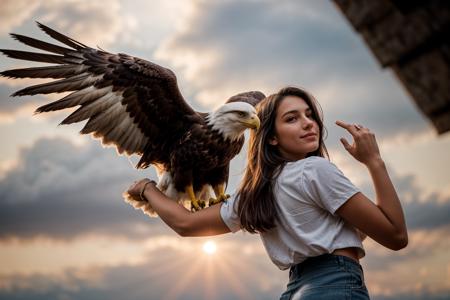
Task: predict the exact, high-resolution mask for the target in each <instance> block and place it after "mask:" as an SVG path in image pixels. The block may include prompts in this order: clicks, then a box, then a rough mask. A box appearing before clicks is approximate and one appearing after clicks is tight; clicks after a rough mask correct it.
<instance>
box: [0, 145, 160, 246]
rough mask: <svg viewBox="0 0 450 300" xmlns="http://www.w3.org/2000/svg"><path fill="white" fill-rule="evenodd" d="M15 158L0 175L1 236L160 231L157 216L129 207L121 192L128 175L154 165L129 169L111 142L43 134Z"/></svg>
mask: <svg viewBox="0 0 450 300" xmlns="http://www.w3.org/2000/svg"><path fill="white" fill-rule="evenodd" d="M19 158H20V160H19V161H18V162H17V167H16V168H15V169H11V170H9V171H8V172H7V173H6V174H4V177H3V178H2V179H1V181H0V237H3V238H5V237H8V236H23V237H32V236H35V235H47V236H53V237H58V238H60V239H70V238H73V237H75V236H77V235H82V234H87V233H93V232H103V233H105V232H107V233H109V234H112V235H130V236H142V235H145V234H150V233H152V234H154V233H155V232H158V231H159V232H161V230H162V226H160V225H161V223H160V220H152V219H150V220H149V219H148V218H146V217H145V216H144V215H143V214H142V213H140V211H134V209H133V208H132V207H131V206H129V205H128V204H126V203H125V202H124V201H123V199H122V196H121V194H122V192H123V191H124V190H125V189H126V188H127V187H128V186H129V185H130V184H131V183H132V181H133V180H135V179H138V178H142V177H145V176H154V173H153V171H152V170H145V171H144V172H142V171H141V172H139V171H136V170H134V169H133V167H132V166H131V165H130V162H128V161H127V159H126V157H124V156H122V157H119V156H118V155H117V154H116V153H115V150H114V149H113V148H107V149H102V147H100V146H99V142H97V141H95V142H92V143H91V144H89V145H85V146H75V145H73V144H71V143H70V142H69V141H67V140H64V139H60V138H54V139H47V138H42V139H39V140H38V141H37V142H36V143H35V144H34V145H33V146H32V147H30V148H25V149H22V150H21V152H20V155H19ZM158 226H159V227H158ZM142 228H143V229H142ZM164 229H165V230H167V229H166V228H164Z"/></svg>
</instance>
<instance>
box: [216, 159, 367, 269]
mask: <svg viewBox="0 0 450 300" xmlns="http://www.w3.org/2000/svg"><path fill="white" fill-rule="evenodd" d="M357 192H360V190H359V189H358V188H357V187H355V186H354V185H353V184H352V183H351V182H350V180H349V179H348V178H347V177H345V175H344V174H343V173H342V172H341V170H339V169H338V168H337V167H336V165H334V164H333V163H331V162H330V161H328V160H327V159H325V158H323V157H319V156H310V157H307V158H305V159H301V160H298V161H294V162H288V163H287V164H286V165H285V166H284V168H283V170H282V171H281V173H280V175H279V176H278V178H277V180H276V183H275V187H274V194H275V199H276V205H277V209H278V215H279V217H280V221H279V222H277V223H276V227H275V228H273V229H271V230H269V231H267V232H264V233H261V234H260V236H261V239H262V241H263V244H264V247H265V248H266V251H267V253H268V254H269V256H270V259H271V260H272V261H273V263H274V264H275V265H277V266H278V267H279V268H280V269H281V270H285V269H287V268H289V267H291V266H292V265H295V264H297V263H300V262H302V261H304V260H305V259H306V258H308V257H312V256H318V255H321V254H325V253H332V252H333V251H334V250H336V249H340V248H347V247H356V248H357V250H358V257H359V258H362V257H364V256H365V250H364V247H363V245H362V241H361V239H360V237H359V235H358V233H357V232H356V229H355V228H354V227H353V226H351V225H349V224H347V223H346V222H344V220H343V219H342V218H341V217H339V216H338V215H336V214H335V211H336V210H337V209H338V208H339V207H340V206H341V205H342V204H344V203H345V202H346V201H347V200H348V199H349V198H350V197H351V196H353V195H354V194H356V193H357ZM234 202H235V197H234V196H233V197H231V198H230V199H229V200H228V201H227V202H225V203H223V204H222V207H221V209H220V215H221V217H222V219H223V221H224V222H225V224H226V225H227V226H228V227H229V228H230V230H231V231H232V232H233V233H234V232H236V231H238V230H239V229H240V223H239V217H238V216H237V214H236V211H235V209H237V203H236V207H235V209H233V207H234Z"/></svg>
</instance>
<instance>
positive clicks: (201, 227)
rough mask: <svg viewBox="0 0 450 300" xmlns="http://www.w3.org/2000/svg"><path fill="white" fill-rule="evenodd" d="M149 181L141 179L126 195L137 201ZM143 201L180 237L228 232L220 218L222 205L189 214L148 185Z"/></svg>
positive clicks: (151, 185)
mask: <svg viewBox="0 0 450 300" xmlns="http://www.w3.org/2000/svg"><path fill="white" fill-rule="evenodd" d="M148 181H149V179H142V180H140V181H139V182H137V183H135V184H134V185H132V186H131V187H130V188H129V189H128V191H127V192H128V194H129V195H130V196H131V197H133V198H135V199H139V195H140V193H141V191H142V189H143V188H144V185H145V183H146V182H148ZM144 196H145V199H146V200H147V201H148V202H149V203H150V205H151V206H152V208H153V209H154V210H155V211H156V212H157V213H158V215H159V216H160V217H161V219H162V220H163V221H164V222H165V223H166V224H167V225H168V226H169V227H170V228H172V229H173V230H174V231H175V232H177V233H178V234H179V235H181V236H211V235H219V234H224V233H228V232H230V229H229V228H228V226H227V225H226V224H225V223H224V222H223V220H222V217H221V216H220V208H221V206H222V203H219V204H216V205H213V206H211V207H208V208H204V209H202V210H200V211H197V212H190V211H189V210H187V209H186V208H184V207H183V206H181V205H179V204H178V203H176V202H175V201H173V200H172V199H170V198H168V197H167V196H166V195H164V194H163V193H162V192H161V191H160V190H158V188H157V187H156V186H155V185H154V184H152V183H150V184H147V185H145V190H144Z"/></svg>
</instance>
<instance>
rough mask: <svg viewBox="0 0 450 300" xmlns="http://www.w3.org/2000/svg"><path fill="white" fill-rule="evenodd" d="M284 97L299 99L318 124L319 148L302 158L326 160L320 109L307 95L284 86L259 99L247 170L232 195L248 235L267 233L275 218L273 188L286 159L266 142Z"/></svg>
mask: <svg viewBox="0 0 450 300" xmlns="http://www.w3.org/2000/svg"><path fill="white" fill-rule="evenodd" d="M286 96H297V97H299V98H301V99H303V100H304V101H305V102H306V103H307V104H308V106H309V107H310V108H311V110H312V117H313V119H314V120H315V121H316V122H317V124H318V125H319V132H320V136H319V147H318V148H317V150H315V151H313V152H310V153H308V154H307V155H306V157H309V156H321V157H325V156H326V157H327V158H329V156H328V152H327V149H326V147H325V144H324V142H323V133H324V131H325V132H326V129H325V128H324V126H323V120H322V110H321V107H320V105H319V104H318V103H317V101H316V100H315V99H314V98H313V97H312V96H311V95H310V94H309V93H308V92H306V91H305V90H303V89H300V88H297V87H285V88H283V89H281V90H280V91H279V92H278V93H276V94H273V95H270V96H268V97H266V98H265V99H264V100H262V101H261V102H260V103H259V104H258V106H257V111H258V117H259V119H260V120H261V126H260V128H259V130H258V131H256V132H252V133H250V141H249V150H248V162H247V167H246V170H245V174H244V178H243V180H242V183H241V185H240V187H239V189H238V191H237V195H236V197H237V199H238V200H239V201H236V202H238V207H237V213H238V216H239V218H240V224H241V228H242V229H243V230H245V231H248V232H250V233H261V232H265V231H268V230H270V229H272V228H273V227H275V221H276V219H278V215H277V209H276V204H275V201H276V198H275V195H274V193H273V186H274V183H275V180H276V179H277V177H278V175H279V174H280V172H281V170H282V169H283V167H284V165H285V164H286V162H287V161H288V160H287V159H286V158H284V157H282V156H281V154H280V153H279V151H278V148H277V147H276V146H272V145H270V143H269V140H270V139H271V138H273V137H274V135H275V118H276V115H277V110H278V107H279V105H280V103H281V101H282V100H283V99H284V98H285V97H286ZM318 109H320V111H319V110H318ZM236 202H235V203H236ZM234 209H235V208H234Z"/></svg>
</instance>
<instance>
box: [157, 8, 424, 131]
mask: <svg viewBox="0 0 450 300" xmlns="http://www.w3.org/2000/svg"><path fill="white" fill-rule="evenodd" d="M346 23H347V22H346V20H345V19H344V18H343V17H342V16H341V15H340V14H339V12H338V11H337V10H336V8H335V7H334V6H333V4H332V3H328V4H327V3H325V2H314V3H311V2H308V4H306V2H300V1H283V2H270V1H247V2H241V1H208V2H206V1H199V2H196V6H195V7H194V8H193V9H192V11H191V14H190V15H187V17H186V19H185V20H184V26H180V27H179V29H178V31H176V32H174V33H173V34H172V35H171V36H169V37H168V38H167V39H166V40H165V41H164V43H162V44H161V46H160V47H159V48H158V49H157V50H156V52H155V56H156V58H157V59H160V60H161V61H162V62H167V64H168V65H169V66H174V67H175V68H176V70H180V71H181V72H180V71H178V72H177V73H178V74H179V75H180V74H181V75H182V76H181V79H182V80H180V81H181V82H182V81H183V79H186V80H187V81H188V82H189V86H190V88H189V90H190V91H192V90H193V93H194V95H195V99H196V101H198V102H200V103H202V104H203V105H204V106H205V107H208V108H209V109H211V108H214V107H216V106H217V105H218V104H220V103H222V102H223V101H224V100H225V99H227V98H228V97H229V96H230V95H232V94H234V93H237V92H241V91H244V90H252V89H253V90H254V89H260V90H262V91H263V92H265V93H266V94H270V93H273V92H276V91H277V90H278V89H279V88H280V87H282V86H285V85H291V84H292V85H296V86H301V87H305V88H306V89H307V90H309V91H310V92H312V93H313V94H314V95H315V96H316V98H318V100H319V102H320V103H321V104H322V107H323V108H324V110H325V118H326V119H327V120H330V121H329V124H331V123H334V121H335V120H336V119H344V120H348V121H350V122H352V121H357V122H361V123H363V124H365V125H366V126H368V127H370V128H372V129H373V130H374V131H375V132H376V133H378V134H379V135H380V136H381V137H383V138H391V139H394V138H398V136H399V135H405V136H408V137H409V139H411V134H412V133H414V134H417V133H418V132H423V131H426V130H428V129H429V127H430V125H429V124H427V123H426V122H425V121H424V118H423V117H422V116H421V115H420V113H419V112H418V111H417V110H416V109H415V106H414V105H413V103H411V100H410V99H409V98H408V97H407V96H406V94H405V93H404V92H403V90H402V89H401V85H400V83H399V82H398V81H397V80H396V79H395V78H394V77H393V76H392V75H391V74H390V73H389V72H387V71H385V72H382V71H380V67H379V66H378V64H377V63H376V61H375V60H374V58H373V57H372V56H371V54H370V53H369V51H368V50H367V49H366V46H365V45H364V43H363V41H362V40H361V39H360V38H359V36H358V35H357V34H356V33H355V32H354V31H353V30H352V29H351V28H350V26H348V24H347V25H346ZM414 136H415V135H414Z"/></svg>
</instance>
